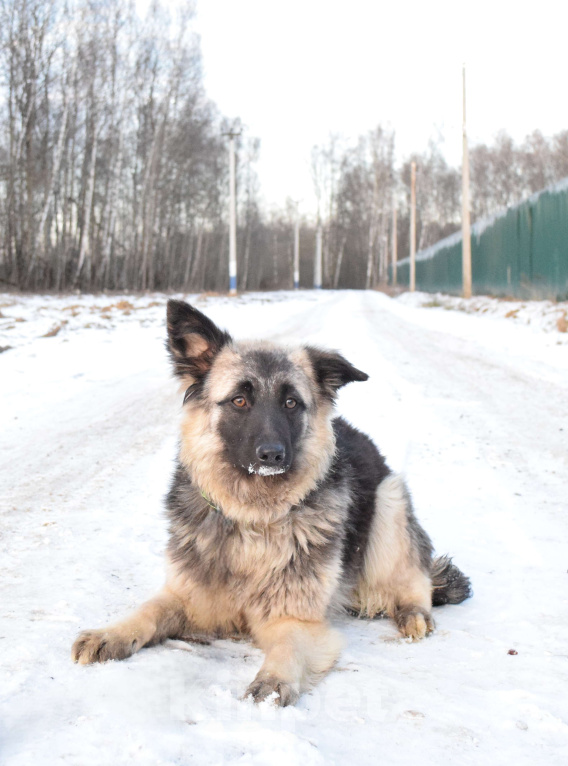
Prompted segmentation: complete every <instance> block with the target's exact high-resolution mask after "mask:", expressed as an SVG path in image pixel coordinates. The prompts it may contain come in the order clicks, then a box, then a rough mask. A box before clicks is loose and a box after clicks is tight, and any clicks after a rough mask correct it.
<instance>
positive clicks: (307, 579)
mask: <svg viewBox="0 0 568 766" xmlns="http://www.w3.org/2000/svg"><path fill="white" fill-rule="evenodd" d="M168 349H169V352H170V355H171V359H172V363H173V368H174V373H175V374H176V375H177V376H178V377H179V378H180V379H181V380H182V381H183V386H184V389H185V396H184V406H183V420H182V429H181V441H180V450H179V458H178V464H177V467H176V470H175V473H174V477H173V481H172V485H171V489H170V492H169V494H168V498H167V508H168V514H169V520H170V540H169V545H168V551H167V558H168V575H167V580H166V584H165V586H164V589H163V590H162V591H161V592H160V593H159V594H158V595H157V596H156V597H154V598H153V599H151V600H150V601H148V602H147V603H146V604H144V605H143V606H142V607H141V608H140V609H139V610H138V611H137V612H136V613H135V614H133V615H132V616H130V617H128V618H126V619H125V620H123V621H122V622H119V623H117V624H115V625H113V626H110V627H108V628H106V629H102V630H95V631H85V632H83V633H82V634H80V636H79V637H78V638H77V641H76V642H75V644H74V646H73V652H72V655H73V659H74V660H75V661H76V662H80V663H82V664H85V663H91V662H102V661H105V660H108V659H122V658H124V657H128V656H130V655H131V654H132V653H133V652H135V651H137V650H138V649H140V648H142V647H143V646H148V645H152V644H155V643H158V642H160V641H162V640H164V639H165V638H167V637H175V638H184V637H186V638H191V637H195V636H202V635H203V634H207V635H211V636H223V635H233V634H240V635H245V636H249V637H251V638H252V639H253V640H254V641H255V642H256V643H257V644H258V646H260V647H261V648H262V649H263V650H264V652H265V661H264V664H263V666H262V668H261V670H260V671H259V673H258V674H257V677H256V678H255V679H254V681H253V682H252V683H251V685H250V686H249V688H248V690H247V694H250V695H251V696H252V697H253V698H254V699H255V700H256V701H259V700H262V699H265V698H266V697H267V696H269V695H271V694H274V695H275V699H276V701H277V703H278V704H281V705H287V704H290V703H293V702H294V701H295V700H296V699H297V698H298V696H299V694H300V693H301V692H302V691H304V690H305V689H307V688H309V687H310V685H311V684H313V683H314V682H315V681H316V680H317V678H318V677H320V676H321V675H322V674H324V673H326V672H327V671H328V670H329V669H330V668H331V667H332V666H333V664H334V663H335V661H336V660H337V658H338V656H339V653H340V651H341V645H342V641H341V636H340V635H339V633H338V632H337V631H336V630H334V629H333V628H332V627H331V626H330V624H329V621H330V619H331V618H332V616H333V614H334V613H336V612H338V611H341V610H346V609H347V610H349V611H350V612H356V613H357V614H359V615H363V616H367V617H374V616H375V615H377V614H380V613H384V614H386V615H388V616H390V617H392V618H393V619H394V620H395V622H396V624H397V626H398V628H399V630H400V632H401V633H402V634H403V635H404V636H408V637H411V638H412V639H416V640H417V639H421V638H424V637H425V636H426V635H428V634H429V633H430V632H432V630H433V629H434V621H433V619H432V615H431V609H432V606H433V605H437V604H442V603H459V602H461V601H463V600H464V599H465V598H467V597H468V596H469V595H470V586H469V580H468V579H467V577H465V576H464V575H463V574H462V573H461V572H460V571H459V570H458V569H457V567H455V566H454V565H453V564H452V563H451V560H450V559H448V558H446V557H442V558H438V559H433V556H432V545H431V542H430V539H429V537H428V535H427V534H426V533H425V532H424V530H423V529H422V527H421V526H420V524H419V523H418V521H417V519H416V517H415V515H414V511H413V508H412V502H411V499H410V495H409V493H408V490H407V488H406V486H405V484H404V482H403V480H402V478H401V477H400V476H398V475H396V474H394V473H392V472H391V470H390V469H389V468H388V466H387V465H386V463H385V460H384V459H383V457H382V456H381V455H380V453H379V451H378V450H377V448H376V447H375V445H374V444H373V443H372V442H371V440H370V439H369V438H368V437H367V436H365V435H364V434H362V433H360V432H359V431H357V430H356V429H355V428H353V427H352V426H350V425H349V424H348V423H347V422H345V421H344V420H342V419H341V418H339V417H337V416H336V413H335V410H334V403H335V397H336V394H337V391H338V389H339V388H340V387H341V386H343V385H345V384H347V383H350V382H353V381H364V380H366V379H367V375H366V374H365V373H363V372H361V371H360V370H357V369H356V368H355V367H353V366H352V365H351V364H350V363H349V362H348V361H347V360H346V359H345V358H343V357H342V356H341V355H340V354H337V353H334V352H330V351H324V350H321V349H317V348H314V347H310V346H305V347H300V348H295V349H288V348H283V347H279V346H274V345H272V344H269V343H265V342H256V343H236V342H234V341H233V340H232V339H231V337H230V336H229V335H228V334H227V333H226V332H224V331H222V330H220V329H219V328H218V327H216V326H215V325H214V324H213V322H211V320H209V319H208V318H207V317H206V316H205V315H203V314H202V313H200V312H199V311H197V310H196V309H194V308H192V307H191V306H189V305H188V304H186V303H184V302H182V301H173V300H172V301H169V303H168Z"/></svg>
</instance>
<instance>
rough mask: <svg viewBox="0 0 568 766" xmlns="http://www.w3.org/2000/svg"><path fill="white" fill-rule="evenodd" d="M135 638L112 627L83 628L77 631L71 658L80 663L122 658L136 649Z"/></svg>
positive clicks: (86, 663) (87, 663)
mask: <svg viewBox="0 0 568 766" xmlns="http://www.w3.org/2000/svg"><path fill="white" fill-rule="evenodd" d="M137 648H138V647H137V642H136V640H131V639H130V638H127V637H125V636H123V635H121V634H120V633H119V632H117V631H115V630H113V629H112V628H103V629H102V630H84V631H83V632H82V633H79V635H78V636H77V639H76V641H75V643H74V644H73V648H72V649H71V659H72V660H73V662H78V663H79V664H80V665H89V664H90V663H92V662H106V661H107V660H124V659H125V658H126V657H130V655H131V654H134V652H135V651H136V649H137Z"/></svg>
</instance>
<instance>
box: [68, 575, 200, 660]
mask: <svg viewBox="0 0 568 766" xmlns="http://www.w3.org/2000/svg"><path fill="white" fill-rule="evenodd" d="M185 624H186V619H185V610H184V604H183V603H182V601H181V600H180V599H179V598H178V597H177V596H176V595H175V594H174V593H172V592H171V590H169V588H168V587H167V586H166V587H165V588H164V589H163V590H162V592H161V593H158V594H157V595H156V596H155V597H154V598H152V599H150V600H149V601H146V603H145V604H143V605H142V606H141V607H140V608H139V609H137V610H136V612H134V613H133V614H132V615H130V616H129V617H126V618H125V619H124V620H121V621H120V622H117V623H115V624H114V625H109V626H108V627H106V628H102V629H100V630H85V631H83V632H82V633H80V634H79V636H78V637H77V640H76V641H75V643H74V644H73V648H72V650H71V657H72V659H73V662H78V663H79V664H80V665H87V664H89V663H91V662H104V661H105V660H117V659H124V658H125V657H130V655H131V654H134V653H135V652H137V651H138V650H139V649H141V648H142V647H143V646H147V645H148V644H150V643H157V642H158V641H161V640H163V639H164V638H166V637H167V636H171V635H174V634H176V633H180V634H181V633H183V630H184V627H185Z"/></svg>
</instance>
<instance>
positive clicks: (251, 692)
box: [245, 673, 300, 707]
mask: <svg viewBox="0 0 568 766" xmlns="http://www.w3.org/2000/svg"><path fill="white" fill-rule="evenodd" d="M274 692H276V699H275V700H274V702H275V704H276V705H279V706H280V707H286V706H287V705H294V704H295V703H296V702H297V701H298V697H299V696H300V691H299V689H298V685H297V684H290V683H288V682H287V681H282V680H281V679H280V678H276V676H266V675H264V674H262V675H261V674H260V673H259V674H258V675H257V677H256V678H255V679H254V681H253V682H252V684H251V685H250V686H249V688H248V689H247V691H246V694H245V697H252V698H253V700H254V701H255V702H262V701H263V700H265V699H266V698H267V697H270V695H271V694H274Z"/></svg>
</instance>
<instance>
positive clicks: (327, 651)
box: [247, 617, 343, 704]
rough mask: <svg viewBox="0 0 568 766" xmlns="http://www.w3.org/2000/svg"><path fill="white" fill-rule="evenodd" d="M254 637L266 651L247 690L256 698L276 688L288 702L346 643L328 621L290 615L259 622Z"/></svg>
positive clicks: (325, 668)
mask: <svg viewBox="0 0 568 766" xmlns="http://www.w3.org/2000/svg"><path fill="white" fill-rule="evenodd" d="M254 637H255V639H256V642H257V643H258V645H259V646H260V648H261V649H262V650H263V651H264V652H265V660H264V663H263V665H262V667H261V669H260V670H259V672H258V674H257V676H256V678H255V679H254V681H253V682H252V684H251V685H250V686H249V688H248V690H247V694H252V696H253V697H254V698H255V699H256V700H257V701H259V700H261V699H264V698H265V697H267V696H269V695H270V694H271V693H273V692H276V693H277V694H278V695H279V696H280V699H281V700H282V699H284V701H285V703H286V704H289V703H291V702H294V701H295V700H296V699H297V697H298V695H299V694H301V693H302V692H304V691H307V689H309V688H310V686H311V685H312V684H313V683H314V682H315V681H316V680H317V679H318V678H319V677H320V676H322V675H323V674H324V673H327V672H328V671H329V670H330V669H331V668H332V667H333V665H334V664H335V663H336V661H337V658H338V657H339V654H340V652H341V649H342V647H343V639H342V637H341V635H340V634H339V633H338V632H337V631H336V630H333V629H331V628H330V627H329V626H328V625H327V624H326V623H324V622H305V621H302V620H297V619H294V618H291V617H287V618H283V619H280V620H272V621H270V622H269V623H267V624H265V625H261V626H258V627H257V628H256V629H255V631H254Z"/></svg>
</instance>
